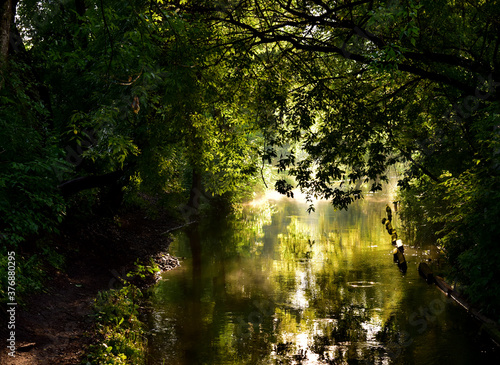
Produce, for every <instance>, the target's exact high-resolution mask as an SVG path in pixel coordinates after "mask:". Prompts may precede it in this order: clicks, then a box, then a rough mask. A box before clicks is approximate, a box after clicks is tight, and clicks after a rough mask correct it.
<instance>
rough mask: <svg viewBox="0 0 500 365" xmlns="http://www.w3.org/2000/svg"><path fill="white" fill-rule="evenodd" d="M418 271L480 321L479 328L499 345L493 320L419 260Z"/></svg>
mask: <svg viewBox="0 0 500 365" xmlns="http://www.w3.org/2000/svg"><path fill="white" fill-rule="evenodd" d="M418 272H419V274H420V275H421V276H422V277H423V278H424V279H425V281H427V283H428V284H432V283H435V284H436V286H437V287H438V289H439V290H441V291H442V292H443V293H444V294H446V295H447V296H448V297H449V298H451V299H453V300H454V301H455V302H456V303H458V304H460V305H461V306H462V307H463V308H465V309H466V310H467V312H468V313H469V314H471V315H472V316H473V317H474V318H476V320H478V321H480V322H481V323H482V326H481V329H482V330H485V331H486V332H488V334H489V336H490V338H491V339H492V341H493V342H494V343H495V344H496V345H497V346H500V329H499V328H498V326H497V324H496V323H495V322H494V321H492V320H491V319H489V318H487V317H485V316H483V315H482V314H481V313H479V312H478V311H477V310H476V309H474V308H472V306H471V305H470V304H469V303H467V301H466V300H465V299H464V298H463V297H462V296H461V295H460V294H459V293H458V292H457V291H456V290H455V289H453V288H452V287H451V286H450V285H449V284H448V283H447V282H446V281H444V279H443V278H442V277H440V276H435V275H434V273H433V272H432V269H431V268H430V267H429V265H427V264H426V263H425V262H421V263H420V264H419V265H418Z"/></svg>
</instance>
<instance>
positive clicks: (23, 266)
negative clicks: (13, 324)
mask: <svg viewBox="0 0 500 365" xmlns="http://www.w3.org/2000/svg"><path fill="white" fill-rule="evenodd" d="M38 246H39V247H40V250H39V251H40V253H38V254H31V255H24V254H20V253H19V252H18V250H13V251H12V252H14V253H15V264H16V269H15V273H16V277H15V284H16V285H15V292H16V302H17V303H18V304H20V305H24V304H25V303H26V302H25V300H26V298H27V297H28V296H29V295H33V294H35V293H39V292H41V291H43V290H45V289H46V282H47V279H48V276H49V274H48V271H49V270H52V269H56V270H62V269H63V268H64V267H65V258H64V257H63V256H62V255H61V254H59V253H57V252H56V251H54V250H53V249H52V248H48V247H46V246H45V245H44V242H39V243H38ZM7 263H8V255H7V249H6V248H5V247H2V249H1V250H0V296H1V299H0V305H5V304H6V303H8V302H9V301H8V297H7V294H6V293H7V286H8V282H7V278H8V275H7V270H8V265H7Z"/></svg>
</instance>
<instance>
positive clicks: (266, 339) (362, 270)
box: [148, 195, 498, 365]
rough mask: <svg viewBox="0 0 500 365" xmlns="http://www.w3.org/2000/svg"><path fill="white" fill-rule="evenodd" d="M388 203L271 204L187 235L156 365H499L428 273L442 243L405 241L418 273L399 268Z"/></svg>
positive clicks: (178, 242) (178, 246)
mask: <svg viewBox="0 0 500 365" xmlns="http://www.w3.org/2000/svg"><path fill="white" fill-rule="evenodd" d="M387 202H388V197H385V198H384V196H383V195H380V196H375V197H370V196H369V197H367V199H365V200H364V201H360V202H358V203H356V204H354V205H353V206H352V207H350V208H349V210H348V211H347V212H346V211H334V210H333V208H332V206H331V205H329V204H328V203H327V202H316V204H315V206H316V212H314V213H311V214H308V213H307V211H306V209H307V205H306V204H305V203H302V202H300V201H299V200H292V199H286V198H284V199H279V200H272V199H271V200H262V201H260V202H259V203H258V204H257V203H256V204H250V205H247V206H245V208H244V209H243V211H242V212H241V213H240V214H238V215H237V217H233V218H230V219H224V218H223V217H212V219H207V220H205V221H203V222H201V223H200V224H198V225H191V226H189V227H188V228H186V229H185V230H184V231H182V232H178V233H176V235H175V239H174V242H173V243H172V245H171V248H170V252H171V254H173V255H176V256H178V257H181V258H182V259H181V261H182V264H181V265H182V266H181V267H179V268H177V269H175V270H173V271H171V272H168V273H165V274H164V277H163V280H162V281H161V282H160V283H159V284H158V285H157V286H156V287H155V290H154V295H153V302H154V304H153V307H154V308H153V312H152V314H151V316H150V318H149V321H150V323H149V325H150V333H151V336H150V338H149V343H150V354H149V359H148V361H149V363H150V364H186V365H187V364H189V365H191V364H359V363H362V364H426V365H432V364H439V365H444V364H473V363H474V364H476V363H493V362H494V361H495V356H496V355H495V353H494V351H493V350H492V344H491V342H490V341H489V340H488V339H487V338H484V337H482V336H480V335H479V326H478V325H477V324H476V323H475V322H474V321H473V320H472V319H470V318H469V317H468V316H467V315H466V314H465V313H464V311H463V309H462V308H459V307H458V306H457V305H456V304H454V303H453V302H451V301H450V300H448V299H447V298H446V297H445V296H444V295H443V294H442V293H441V292H439V291H438V290H437V289H436V288H435V287H434V286H429V285H427V284H426V283H425V281H424V280H423V279H421V278H420V277H419V276H418V272H417V265H418V263H419V262H420V261H422V260H427V259H428V258H435V257H436V253H435V251H436V249H435V248H433V247H431V246H429V247H427V246H423V247H420V246H422V245H416V244H415V243H413V242H405V243H406V250H405V254H406V258H407V261H408V271H407V272H406V274H403V273H401V272H400V271H399V270H398V268H397V266H396V265H395V264H394V263H393V260H392V249H393V246H392V245H391V243H390V236H389V235H388V234H387V232H386V231H385V230H384V227H383V225H382V224H381V219H382V218H383V217H384V216H385V204H386V203H387ZM398 224H399V221H398V217H397V215H396V217H395V222H394V225H395V226H396V228H398ZM496 360H498V359H496Z"/></svg>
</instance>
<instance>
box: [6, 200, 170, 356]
mask: <svg viewBox="0 0 500 365" xmlns="http://www.w3.org/2000/svg"><path fill="white" fill-rule="evenodd" d="M177 226H179V222H178V221H176V220H175V219H174V218H172V217H170V216H169V215H168V214H166V213H162V214H159V215H158V216H156V217H155V218H148V217H147V214H146V212H144V211H142V210H131V211H128V212H124V213H122V214H120V215H117V216H114V217H112V218H102V217H100V218H95V219H93V220H90V221H86V222H84V224H79V225H71V227H67V229H66V230H64V231H63V232H62V234H61V237H62V238H59V242H58V246H59V248H60V251H59V253H58V254H59V255H61V256H62V255H64V256H65V260H64V263H61V264H60V266H59V267H58V268H54V267H53V266H50V265H49V264H48V263H45V266H44V267H41V269H43V270H45V271H46V273H47V274H46V275H45V276H44V278H43V281H41V282H40V283H39V285H40V286H41V287H43V288H44V289H43V290H39V291H37V292H35V293H32V294H30V295H29V294H25V295H23V297H22V298H21V297H18V299H19V305H17V306H15V313H14V312H13V311H12V310H11V312H3V313H9V314H10V313H12V316H9V317H12V318H10V319H11V322H13V323H14V322H15V329H14V330H8V331H9V332H7V333H6V335H8V336H6V337H5V339H6V340H8V341H10V342H9V345H10V343H11V342H12V346H9V347H3V348H2V349H1V351H0V363H1V364H2V365H4V364H5V365H24V364H26V365H28V364H29V365H32V364H47V365H49V364H50V365H51V364H65V365H80V364H82V363H83V364H87V363H90V364H92V365H93V364H108V363H109V364H141V361H143V360H144V359H145V352H144V351H145V350H146V343H145V341H144V338H145V337H144V326H143V324H142V323H141V321H140V319H139V318H140V314H141V311H143V309H144V307H145V306H144V305H143V303H144V302H143V301H144V300H146V298H144V296H143V292H144V291H145V289H146V288H147V287H149V286H150V285H152V284H154V283H155V282H156V280H157V278H158V275H159V273H161V272H162V271H166V270H170V269H172V268H174V267H176V266H177V265H178V264H179V263H178V261H177V259H175V258H174V257H172V256H170V255H169V254H168V253H167V251H168V246H169V244H170V239H169V237H168V236H166V235H164V234H163V233H164V232H165V231H168V230H171V229H172V228H175V227H177ZM28 255H29V252H27V251H23V252H18V253H17V255H16V257H17V258H18V259H19V258H20V257H21V256H28ZM53 255H55V254H53ZM57 257H59V256H57ZM7 309H9V308H6V310H7ZM7 319H8V320H9V318H7ZM6 323H7V325H8V321H7V322H6ZM5 329H8V328H7V327H6V328H3V329H2V338H4V336H3V334H4V330H5ZM11 331H12V332H13V333H12V334H11V333H10V332H11ZM9 353H10V354H9Z"/></svg>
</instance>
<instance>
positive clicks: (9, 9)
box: [0, 0, 14, 68]
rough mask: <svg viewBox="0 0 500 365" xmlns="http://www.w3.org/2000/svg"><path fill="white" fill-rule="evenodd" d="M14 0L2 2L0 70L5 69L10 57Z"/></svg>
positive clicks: (3, 0)
mask: <svg viewBox="0 0 500 365" xmlns="http://www.w3.org/2000/svg"><path fill="white" fill-rule="evenodd" d="M13 11H14V7H13V0H0V68H3V66H4V65H5V63H6V62H7V59H8V56H9V44H10V37H11V27H12V19H13V14H14V12H13Z"/></svg>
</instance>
